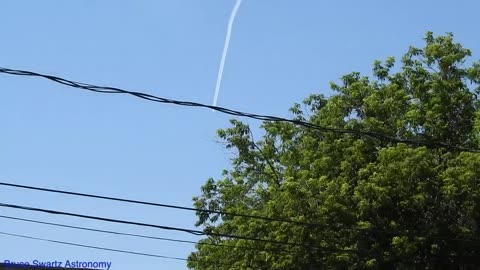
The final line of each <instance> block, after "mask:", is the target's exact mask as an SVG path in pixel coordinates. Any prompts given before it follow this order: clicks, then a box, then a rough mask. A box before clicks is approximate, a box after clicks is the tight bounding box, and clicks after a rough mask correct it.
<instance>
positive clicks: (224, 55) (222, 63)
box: [213, 0, 242, 106]
mask: <svg viewBox="0 0 480 270" xmlns="http://www.w3.org/2000/svg"><path fill="white" fill-rule="evenodd" d="M241 3H242V0H237V2H236V3H235V6H234V7H233V10H232V13H231V14H230V19H229V20H228V28H227V36H226V37H225V45H224V47H223V53H222V60H220V68H219V69H218V75H217V84H216V85H215V96H214V97H213V106H217V99H218V93H219V92H220V84H221V82H222V76H223V67H224V66H225V58H227V52H228V45H229V44H230V36H231V35H232V26H233V21H235V16H236V15H237V11H238V8H240V4H241Z"/></svg>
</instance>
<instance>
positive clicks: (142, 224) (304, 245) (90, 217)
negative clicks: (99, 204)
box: [0, 203, 355, 252]
mask: <svg viewBox="0 0 480 270" xmlns="http://www.w3.org/2000/svg"><path fill="white" fill-rule="evenodd" d="M0 207H6V208H14V209H20V210H25V211H34V212H42V213H48V214H53V215H64V216H72V217H78V218H85V219H92V220H100V221H105V222H111V223H120V224H127V225H135V226H141V227H150V228H156V229H161V230H170V231H180V232H186V233H190V234H194V235H206V236H216V237H225V238H233V239H241V240H248V241H255V242H263V243H270V244H278V245H288V246H300V247H306V248H311V249H325V250H336V251H342V252H355V251H352V250H342V249H335V248H328V247H316V246H311V245H308V244H301V243H291V242H284V241H276V240H271V239H260V238H255V237H247V236H238V235H230V234H222V233H213V232H203V231H199V230H192V229H185V228H178V227H170V226H162V225H156V224H148V223H141V222H135V221H128V220H119V219H111V218H104V217H98V216H89V215H81V214H75V213H69V212H61V211H56V210H50V209H44V208H35V207H28V206H22V205H15V204H5V203H0Z"/></svg>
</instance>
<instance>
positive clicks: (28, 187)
mask: <svg viewBox="0 0 480 270" xmlns="http://www.w3.org/2000/svg"><path fill="white" fill-rule="evenodd" d="M0 186H8V187H14V188H21V189H29V190H35V191H44V192H52V193H59V194H66V195H73V196H81V197H88V198H94V199H104V200H112V201H119V202H125V203H133V204H140V205H149V206H156V207H166V208H173V209H179V210H189V211H198V212H205V213H215V214H222V215H230V216H239V217H245V218H252V219H260V220H266V221H274V222H286V223H293V224H296V225H303V226H310V227H318V228H326V229H334V230H340V229H343V230H353V231H360V232H362V231H375V232H381V233H389V232H391V231H389V230H382V229H373V228H370V229H367V228H360V227H354V226H345V225H341V226H334V225H329V224H317V223H307V222H300V221H294V220H288V219H281V218H270V217H264V216H256V215H247V214H239V213H231V212H223V211H214V210H208V209H196V208H191V207H184V206H178V205H171V204H161V203H154V202H147V201H138V200H130V199H124V198H118V197H107V196H101V195H94V194H87V193H77V192H72V191H65V190H57V189H48V188H42V187H35V186H29V185H19V184H13V183H6V182H0ZM4 205H5V204H1V203H0V207H1V206H4ZM47 211H50V210H47ZM41 212H44V211H41ZM0 217H2V216H0ZM134 225H135V224H134ZM168 228H171V227H168ZM183 230H186V231H185V232H188V233H192V232H193V233H192V234H194V235H208V234H207V233H203V232H202V231H195V230H190V229H183ZM422 233H425V231H422ZM212 236H214V235H212ZM417 236H419V237H420V236H421V235H417ZM226 237H229V236H226ZM426 237H428V238H431V239H437V240H448V241H466V242H472V241H480V238H468V239H465V238H446V237H440V236H426ZM231 238H238V237H237V236H231ZM242 239H243V238H242ZM245 240H249V239H245ZM254 241H255V240H254ZM282 244H283V243H282ZM234 247H236V246H234ZM245 248H246V247H245Z"/></svg>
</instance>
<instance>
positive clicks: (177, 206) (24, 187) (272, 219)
mask: <svg viewBox="0 0 480 270" xmlns="http://www.w3.org/2000/svg"><path fill="white" fill-rule="evenodd" d="M0 186H7V187H13V188H20V189H28V190H35V191H43V192H50V193H58V194H65V195H72V196H79V197H87V198H93V199H102V200H109V201H117V202H123V203H132V204H139V205H148V206H154V207H163V208H172V209H178V210H186V211H195V212H201V213H209V214H219V215H226V216H232V217H245V218H252V219H260V220H266V221H276V222H286V223H293V224H297V225H304V226H317V227H318V226H322V225H321V224H315V223H308V222H302V221H295V220H291V219H282V218H271V217H266V216H259V215H250V214H242V213H232V212H226V211H216V210H209V209H198V208H193V207H186V206H179V205H172V204H164V203H155V202H147V201H140V200H132V199H125V198H118V197H110V196H102V195H96V194H87V193H80V192H73V191H66V190H59V189H51V188H43V187H36V186H31V185H20V184H14V183H7V182H0Z"/></svg>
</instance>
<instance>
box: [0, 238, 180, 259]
mask: <svg viewBox="0 0 480 270" xmlns="http://www.w3.org/2000/svg"><path fill="white" fill-rule="evenodd" d="M0 234H2V235H8V236H13V237H20V238H25V239H31V240H37V241H43V242H50V243H57V244H62V245H69V246H75V247H83V248H89V249H97V250H105V251H112V252H117V253H124V254H131V255H139V256H146V257H155V258H162V259H170V260H177V261H187V259H185V258H179V257H170V256H164V255H157V254H149V253H143V252H135V251H128V250H123V249H113V248H106V247H97V246H91V245H83V244H77V243H71V242H64V241H57V240H52V239H46V238H40V237H33V236H28V235H21V234H14V233H7V232H1V231H0Z"/></svg>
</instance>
